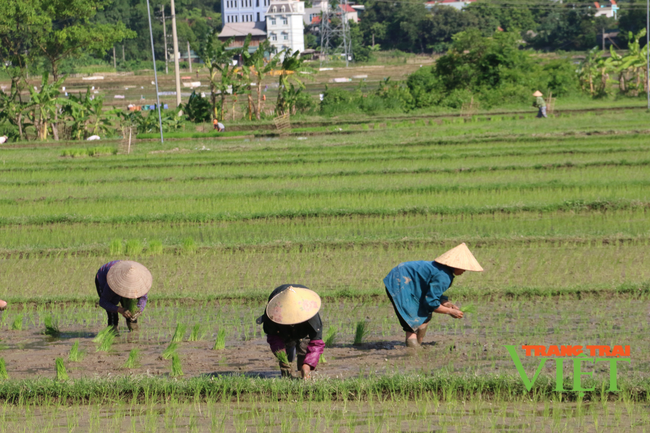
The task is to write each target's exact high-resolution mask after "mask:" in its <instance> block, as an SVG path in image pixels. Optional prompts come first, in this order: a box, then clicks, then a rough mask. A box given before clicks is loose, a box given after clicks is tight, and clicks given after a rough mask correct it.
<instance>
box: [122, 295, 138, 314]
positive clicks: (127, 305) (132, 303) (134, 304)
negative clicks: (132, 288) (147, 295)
mask: <svg viewBox="0 0 650 433" xmlns="http://www.w3.org/2000/svg"><path fill="white" fill-rule="evenodd" d="M120 304H122V308H124V309H125V310H128V311H130V312H131V314H138V313H139V312H140V309H139V308H138V300H137V299H130V298H122V300H121V301H120Z"/></svg>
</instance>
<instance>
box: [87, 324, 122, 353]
mask: <svg viewBox="0 0 650 433" xmlns="http://www.w3.org/2000/svg"><path fill="white" fill-rule="evenodd" d="M115 337H117V333H116V332H115V329H114V328H113V327H112V326H108V327H106V328H104V329H103V330H101V331H100V332H99V333H98V334H97V336H96V337H95V338H94V339H93V342H95V343H97V350H96V351H97V352H109V351H110V350H111V349H112V347H113V343H114V342H115Z"/></svg>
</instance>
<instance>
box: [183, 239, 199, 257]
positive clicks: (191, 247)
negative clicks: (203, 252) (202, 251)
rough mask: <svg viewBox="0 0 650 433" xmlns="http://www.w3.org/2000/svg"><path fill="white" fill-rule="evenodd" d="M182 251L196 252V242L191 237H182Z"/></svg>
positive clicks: (186, 252)
mask: <svg viewBox="0 0 650 433" xmlns="http://www.w3.org/2000/svg"><path fill="white" fill-rule="evenodd" d="M183 252H184V253H185V254H194V253H195V252H196V242H194V239H193V238H185V239H183Z"/></svg>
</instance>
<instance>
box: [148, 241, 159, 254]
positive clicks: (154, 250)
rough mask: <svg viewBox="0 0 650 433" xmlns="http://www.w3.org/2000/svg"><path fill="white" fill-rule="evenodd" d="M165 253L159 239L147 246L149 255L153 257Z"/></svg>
mask: <svg viewBox="0 0 650 433" xmlns="http://www.w3.org/2000/svg"><path fill="white" fill-rule="evenodd" d="M162 253H163V244H162V242H160V241H159V240H157V239H153V240H151V241H149V245H148V246H147V254H149V255H151V256H159V255H161V254H162Z"/></svg>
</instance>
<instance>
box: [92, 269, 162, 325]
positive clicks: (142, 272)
mask: <svg viewBox="0 0 650 433" xmlns="http://www.w3.org/2000/svg"><path fill="white" fill-rule="evenodd" d="M151 282H152V277H151V272H149V270H148V269H147V268H145V267H144V266H142V265H141V264H140V263H138V262H132V261H128V260H123V261H120V260H115V261H113V262H108V263H106V264H105V265H104V266H102V267H101V268H99V270H98V271H97V275H96V276H95V287H97V295H99V306H100V307H102V308H103V309H104V310H106V313H107V314H108V326H112V327H113V329H114V330H115V331H117V327H118V323H119V316H118V313H119V314H121V315H122V316H124V318H125V319H126V326H127V327H128V328H129V330H130V331H136V330H137V329H138V317H139V316H140V314H142V312H143V311H144V307H145V306H146V305H147V293H148V292H149V289H150V288H151ZM130 299H137V311H136V312H135V313H134V312H133V311H130V310H129V308H128V307H126V308H125V304H126V301H127V300H130ZM120 303H121V304H122V306H119V305H118V304H120Z"/></svg>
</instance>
